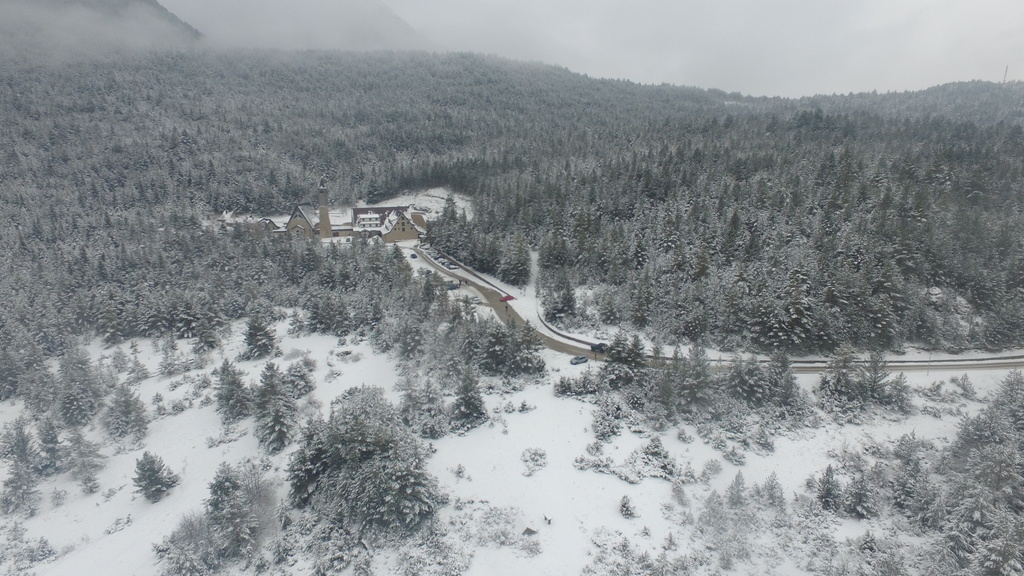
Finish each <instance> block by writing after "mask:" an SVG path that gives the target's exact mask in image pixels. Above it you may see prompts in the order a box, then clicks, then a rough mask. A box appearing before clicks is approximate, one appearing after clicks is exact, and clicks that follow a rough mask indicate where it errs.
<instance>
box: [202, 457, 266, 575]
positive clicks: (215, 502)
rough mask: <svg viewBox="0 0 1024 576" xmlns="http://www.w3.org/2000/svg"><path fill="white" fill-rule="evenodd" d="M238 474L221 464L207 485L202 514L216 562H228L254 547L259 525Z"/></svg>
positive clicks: (233, 469) (231, 468)
mask: <svg viewBox="0 0 1024 576" xmlns="http://www.w3.org/2000/svg"><path fill="white" fill-rule="evenodd" d="M243 488H244V487H243V484H242V478H241V475H240V473H239V471H238V470H236V469H235V468H233V467H232V466H229V465H228V464H226V463H221V465H220V466H219V467H218V468H217V471H216V473H215V474H214V476H213V480H212V481H210V485H209V491H210V497H209V498H207V500H206V512H207V514H208V516H209V521H210V525H211V528H212V530H211V531H212V532H213V535H214V541H215V543H216V548H217V554H218V556H219V557H220V558H223V559H231V558H236V557H238V556H240V555H241V554H242V553H243V552H245V551H247V550H249V551H252V550H253V549H254V548H255V547H256V545H257V538H258V536H259V531H260V525H259V524H260V523H259V520H258V519H257V517H256V515H255V511H254V510H253V508H252V506H249V505H248V504H251V503H249V502H246V500H247V499H246V497H245V491H244V489H243Z"/></svg>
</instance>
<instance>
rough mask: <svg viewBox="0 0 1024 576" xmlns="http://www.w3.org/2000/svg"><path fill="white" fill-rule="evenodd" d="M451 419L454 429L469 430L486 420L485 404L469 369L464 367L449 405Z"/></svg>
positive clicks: (475, 378) (478, 384)
mask: <svg viewBox="0 0 1024 576" xmlns="http://www.w3.org/2000/svg"><path fill="white" fill-rule="evenodd" d="M451 421H452V426H453V427H454V428H455V429H456V430H470V429H472V428H475V427H477V426H479V425H480V424H482V423H484V422H486V421H487V404H486V403H484V397H483V394H481V393H480V383H479V381H478V379H477V377H476V374H474V373H473V371H472V370H471V369H466V370H465V371H464V372H463V373H462V375H461V377H460V378H459V382H458V385H457V387H456V389H455V401H454V402H452V406H451Z"/></svg>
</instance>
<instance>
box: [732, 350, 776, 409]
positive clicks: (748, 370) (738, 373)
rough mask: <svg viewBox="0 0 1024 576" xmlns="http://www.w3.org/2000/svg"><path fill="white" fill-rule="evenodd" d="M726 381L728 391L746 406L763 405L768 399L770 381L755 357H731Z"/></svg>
mask: <svg viewBox="0 0 1024 576" xmlns="http://www.w3.org/2000/svg"><path fill="white" fill-rule="evenodd" d="M726 382H727V389H728V391H729V393H730V394H731V395H732V396H733V397H734V398H736V399H738V400H742V401H743V402H745V403H746V404H747V405H748V406H754V407H757V406H763V405H764V404H766V403H767V402H768V401H769V399H770V396H771V390H770V389H769V386H770V382H769V380H768V378H767V376H766V375H765V374H764V371H763V370H761V366H760V365H759V364H758V363H757V359H756V358H753V357H751V358H749V359H747V360H744V359H743V358H741V357H738V356H737V357H735V358H733V360H732V362H731V363H730V365H729V371H728V373H727V374H726Z"/></svg>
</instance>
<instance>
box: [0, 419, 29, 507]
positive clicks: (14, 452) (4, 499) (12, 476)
mask: <svg viewBox="0 0 1024 576" xmlns="http://www.w3.org/2000/svg"><path fill="white" fill-rule="evenodd" d="M0 455H2V456H3V458H4V459H5V460H7V461H8V462H9V463H10V466H9V468H8V470H9V473H8V476H7V479H5V480H4V483H3V493H2V494H0V503H2V504H3V509H4V512H5V513H7V514H10V513H12V512H26V513H28V514H29V515H30V516H31V515H32V513H33V512H34V510H35V507H36V504H37V503H38V501H39V490H37V488H36V486H37V485H38V484H39V468H38V466H39V447H38V445H37V443H36V441H35V439H34V438H32V433H31V430H30V428H29V422H28V419H27V418H25V417H24V416H22V417H19V418H17V419H15V420H14V421H13V422H11V423H10V424H8V425H7V426H6V427H5V428H4V433H3V439H2V444H0Z"/></svg>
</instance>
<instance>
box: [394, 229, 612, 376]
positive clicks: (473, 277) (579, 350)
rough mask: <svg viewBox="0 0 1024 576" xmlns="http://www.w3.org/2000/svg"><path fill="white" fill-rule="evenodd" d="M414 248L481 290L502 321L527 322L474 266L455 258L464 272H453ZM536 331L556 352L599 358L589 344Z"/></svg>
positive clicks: (438, 268)
mask: <svg viewBox="0 0 1024 576" xmlns="http://www.w3.org/2000/svg"><path fill="white" fill-rule="evenodd" d="M413 250H415V251H416V253H417V254H419V256H420V258H421V259H422V260H423V262H426V263H427V264H429V265H430V266H431V267H433V268H434V270H436V271H437V272H439V273H441V274H443V275H445V276H447V277H448V278H451V279H453V280H455V281H461V282H462V283H463V284H464V285H469V286H470V287H472V288H473V289H475V290H476V291H477V292H479V293H480V295H481V296H482V297H483V299H484V301H485V302H486V303H487V305H488V306H490V307H491V308H492V309H494V313H495V314H496V315H497V316H498V319H499V320H501V321H502V322H505V323H506V324H507V323H509V322H515V323H516V324H523V323H524V322H525V320H523V317H522V316H520V315H519V313H518V312H516V310H515V308H513V307H512V306H509V305H508V304H506V303H504V302H502V301H501V299H502V297H504V296H509V294H506V293H504V292H501V291H500V290H499V289H498V288H497V287H495V286H493V285H491V284H490V283H489V282H487V280H485V279H483V278H481V277H480V275H479V274H477V273H476V272H475V271H474V270H473V269H472V268H467V267H465V266H463V265H461V264H459V263H458V262H455V261H454V260H449V261H450V262H453V263H455V264H456V265H457V266H458V267H459V271H460V272H462V274H459V275H456V274H453V273H452V271H451V270H448V269H447V268H444V267H443V266H441V265H440V264H438V263H437V262H435V261H434V259H433V258H430V257H429V256H427V255H426V254H425V253H424V252H423V250H421V249H419V248H413ZM534 332H536V334H537V336H538V337H539V338H540V340H541V343H543V344H544V346H545V347H546V348H550V349H551V350H554V351H556V352H562V353H563V354H569V355H571V356H587V357H589V358H590V359H592V360H597V359H599V358H598V356H600V355H599V354H596V353H594V352H591V351H590V347H589V345H587V346H584V345H583V344H580V345H578V346H577V345H573V344H569V343H567V342H562V341H561V340H556V339H555V338H552V337H550V336H548V335H547V334H544V333H543V332H539V331H536V330H535V331H534Z"/></svg>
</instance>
